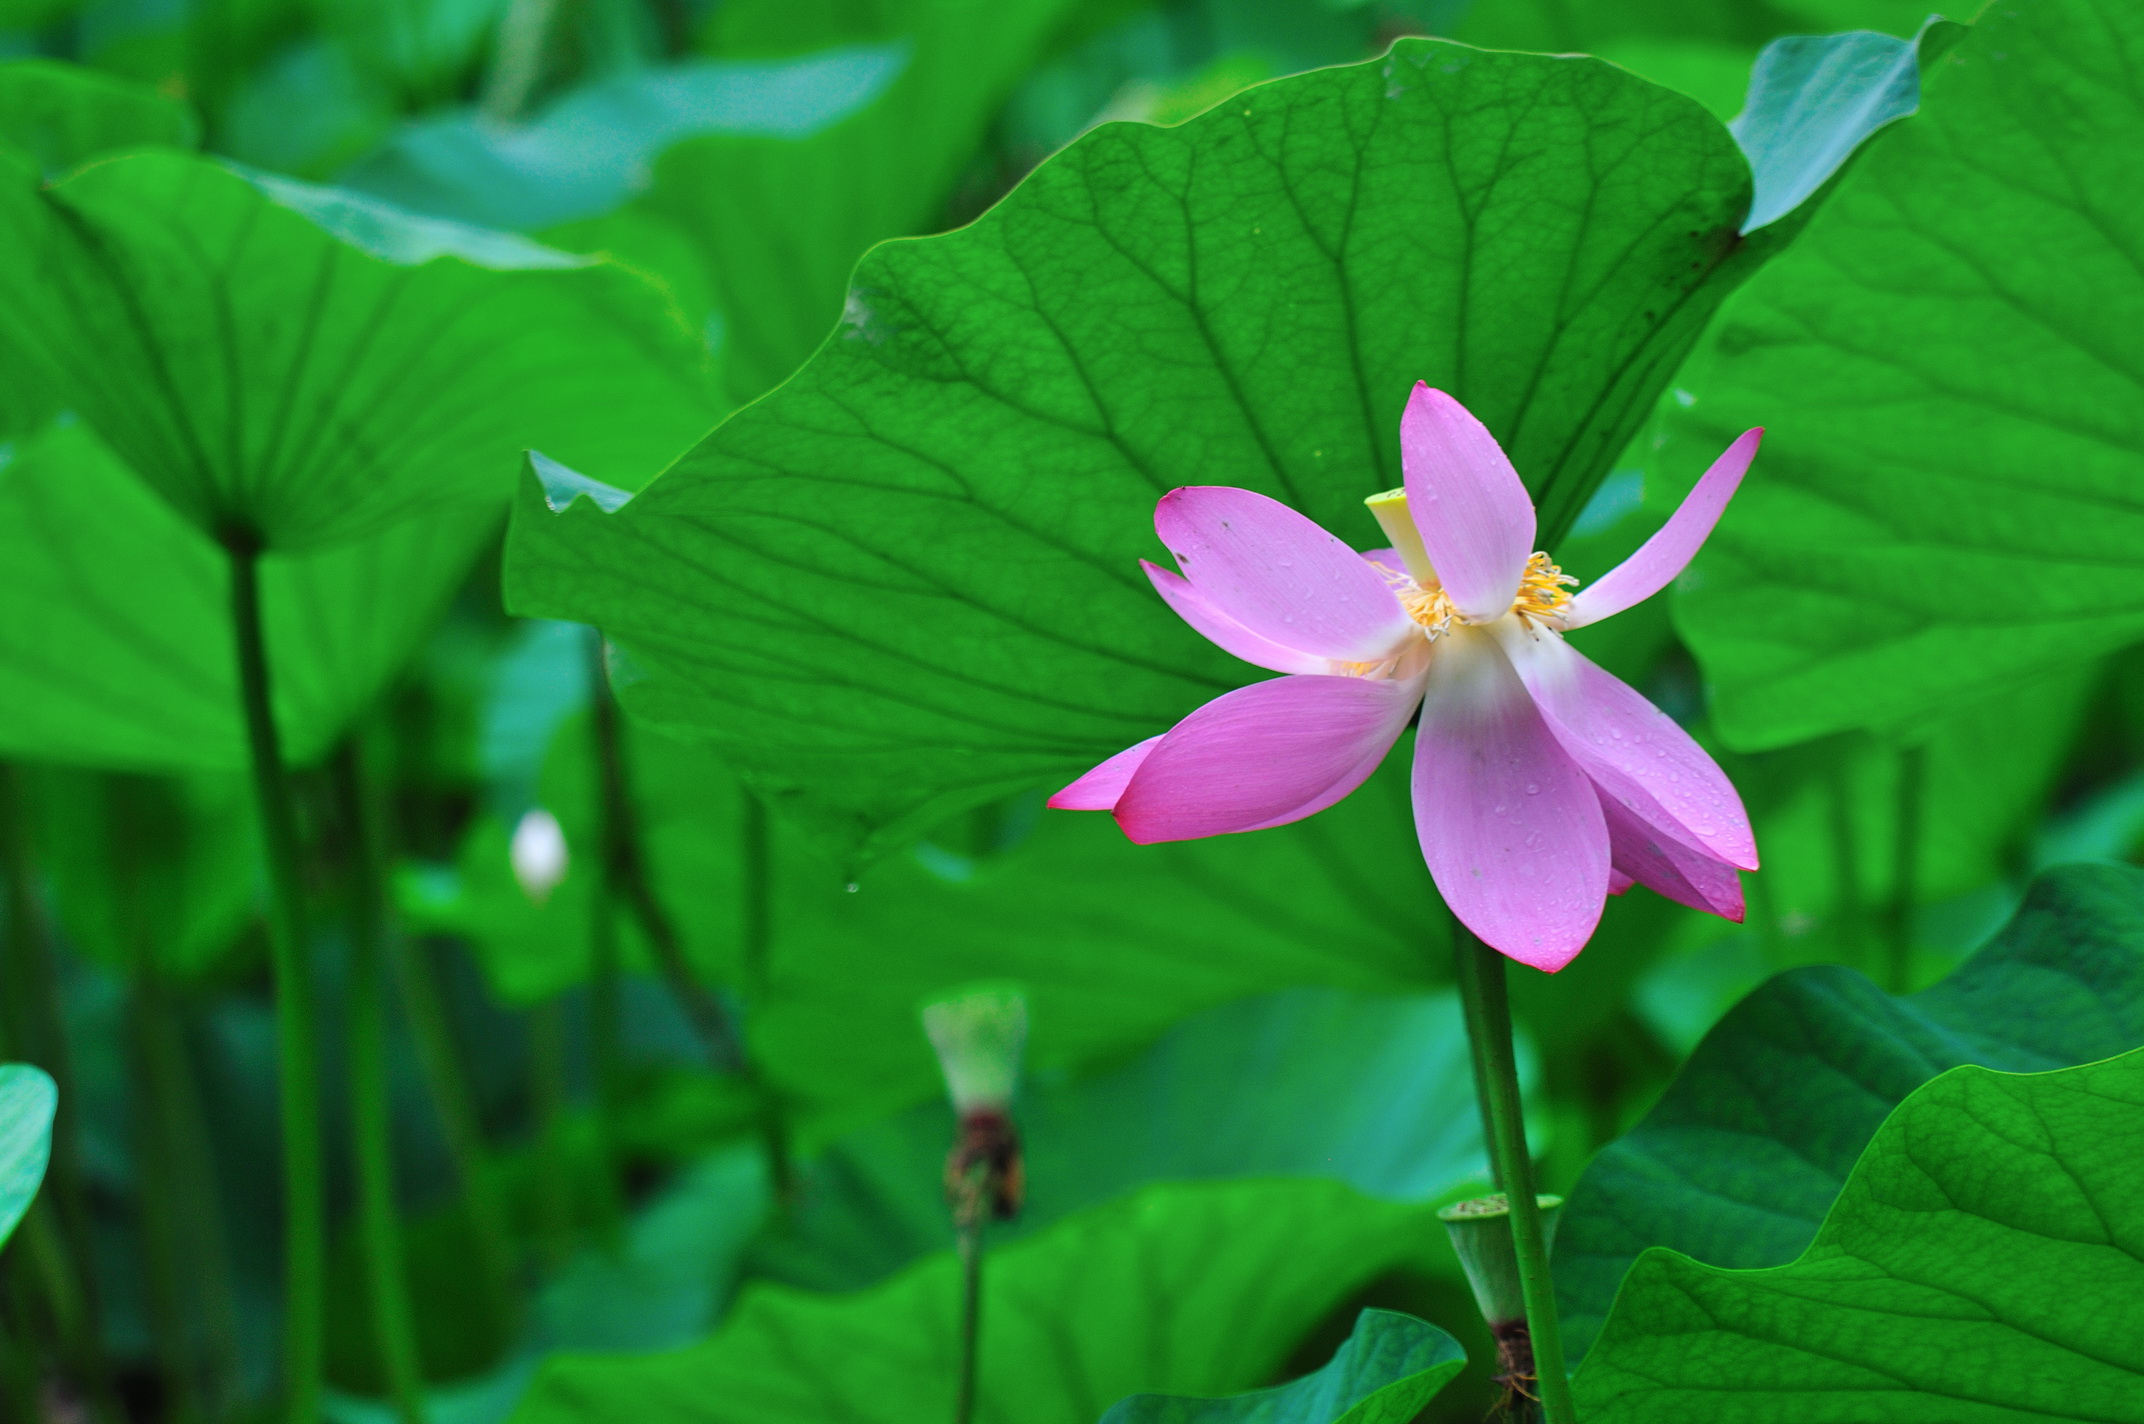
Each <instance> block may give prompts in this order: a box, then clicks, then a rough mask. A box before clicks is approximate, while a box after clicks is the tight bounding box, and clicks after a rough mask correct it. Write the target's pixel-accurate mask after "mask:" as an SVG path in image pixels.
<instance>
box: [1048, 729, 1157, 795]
mask: <svg viewBox="0 0 2144 1424" xmlns="http://www.w3.org/2000/svg"><path fill="white" fill-rule="evenodd" d="M1163 735H1166V733H1164V734H1163ZM1160 743H1161V737H1159V736H1155V737H1148V738H1147V739H1146V740H1145V741H1143V742H1141V743H1139V744H1138V745H1137V746H1133V747H1126V748H1125V749H1124V750H1123V751H1121V752H1118V753H1117V754H1116V755H1115V756H1113V757H1111V758H1110V759H1109V760H1108V761H1105V762H1103V763H1102V764H1101V765H1100V766H1098V767H1096V768H1095V769H1094V770H1092V771H1090V772H1088V773H1087V774H1086V775H1085V776H1083V777H1081V778H1080V779H1079V780H1077V781H1075V782H1073V783H1072V784H1071V785H1070V786H1067V787H1066V788H1065V789H1064V790H1062V791H1060V792H1058V793H1057V794H1056V795H1055V796H1052V797H1051V798H1050V800H1049V804H1050V805H1051V806H1054V807H1055V808H1056V809H1058V810H1060V811H1114V810H1115V809H1116V807H1117V800H1118V798H1119V797H1121V796H1123V794H1124V787H1125V784H1126V783H1127V782H1129V781H1130V780H1131V779H1132V773H1133V772H1135V771H1137V770H1138V769H1139V767H1140V765H1141V763H1143V762H1144V761H1145V760H1146V759H1147V754H1148V753H1149V752H1152V751H1153V750H1154V748H1155V747H1156V746H1158V745H1160Z"/></svg>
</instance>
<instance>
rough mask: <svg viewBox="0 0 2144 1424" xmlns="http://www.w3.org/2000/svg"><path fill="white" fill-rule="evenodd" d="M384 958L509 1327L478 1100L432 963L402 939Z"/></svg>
mask: <svg viewBox="0 0 2144 1424" xmlns="http://www.w3.org/2000/svg"><path fill="white" fill-rule="evenodd" d="M389 951H390V952H391V953H392V954H393V955H394V960H395V983H396V986H397V987H398V988H399V989H400V990H401V991H402V1015H403V1017H404V1018H405V1019H406V1020H408V1022H409V1026H410V1036H411V1037H412V1038H413V1039H414V1040H415V1041H416V1046H417V1060H418V1062H419V1063H420V1064H421V1065H422V1066H423V1069H424V1081H425V1086H426V1088H427V1089H428V1090H429V1091H430V1093H431V1099H432V1113H433V1115H434V1116H435V1117H436V1118H437V1119H438V1120H439V1127H440V1132H441V1134H442V1135H443V1136H444V1137H445V1138H446V1141H447V1151H448V1153H449V1155H450V1156H452V1157H453V1159H454V1175H455V1179H456V1180H457V1182H458V1183H459V1184H460V1186H461V1191H462V1201H463V1203H464V1205H465V1206H466V1208H467V1210H468V1212H469V1224H470V1228H471V1230H472V1231H473V1232H474V1234H475V1236H476V1248H477V1255H478V1257H479V1260H478V1263H477V1264H478V1267H479V1268H480V1269H481V1270H482V1271H483V1272H484V1280H485V1285H486V1287H487V1288H488V1290H489V1292H490V1294H491V1298H492V1306H493V1309H494V1310H495V1311H496V1312H497V1316H496V1318H497V1319H498V1320H499V1321H500V1322H502V1323H503V1324H505V1325H507V1326H508V1327H511V1326H512V1325H513V1324H514V1321H515V1315H516V1311H515V1301H514V1255H513V1246H512V1244H511V1242H512V1238H511V1236H510V1235H509V1234H508V1232H507V1229H506V1212H505V1210H504V1208H502V1207H501V1206H500V1205H499V1192H498V1186H497V1183H495V1182H494V1181H493V1180H492V1171H491V1151H490V1148H489V1147H488V1146H487V1145H486V1144H485V1141H484V1124H483V1122H482V1120H481V1119H480V1118H479V1117H478V1116H477V1111H476V1100H475V1097H474V1096H473V1095H472V1094H471V1093H470V1091H469V1080H468V1076H467V1075H466V1074H465V1073H464V1072H463V1071H462V1062H461V1055H460V1053H459V1052H458V1051H457V1049H456V1048H455V1043H454V1030H453V1027H452V1025H451V1023H450V1021H449V1020H448V1018H447V1006H446V998H445V996H444V995H442V994H441V993H440V991H439V979H438V976H437V975H435V974H434V973H433V972H432V961H431V957H430V956H429V955H428V954H427V953H426V952H425V949H424V946H423V945H421V944H418V943H417V942H415V941H414V940H412V939H410V938H409V937H408V936H406V935H394V936H392V937H391V938H390V940H389Z"/></svg>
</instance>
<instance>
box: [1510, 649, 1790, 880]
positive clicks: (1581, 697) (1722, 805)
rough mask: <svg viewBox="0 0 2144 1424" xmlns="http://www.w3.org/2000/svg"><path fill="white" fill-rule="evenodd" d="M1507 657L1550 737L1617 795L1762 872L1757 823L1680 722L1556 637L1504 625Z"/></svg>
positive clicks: (1711, 850)
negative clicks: (1752, 822) (1754, 824)
mask: <svg viewBox="0 0 2144 1424" xmlns="http://www.w3.org/2000/svg"><path fill="white" fill-rule="evenodd" d="M1497 632H1498V636H1499V639H1500V641H1501V642H1502V644H1503V647H1504V651H1505V653H1506V655H1508V656H1509V657H1510V659H1511V661H1512V664H1513V665H1514V666H1515V667H1517V669H1518V671H1519V676H1520V677H1521V678H1522V679H1523V680H1524V681H1525V683H1526V690H1527V691H1528V692H1530V693H1532V694H1533V697H1534V701H1535V702H1537V703H1539V704H1540V707H1541V712H1542V715H1543V716H1544V717H1545V718H1547V720H1548V725H1549V729H1550V730H1551V731H1553V732H1554V733H1555V734H1556V738H1557V740H1558V741H1560V742H1562V743H1563V748H1564V750H1565V751H1567V752H1569V753H1570V754H1571V755H1572V756H1573V757H1574V758H1576V759H1577V761H1578V764H1579V765H1580V766H1583V767H1584V768H1585V769H1586V774H1587V775H1588V776H1591V777H1592V778H1593V779H1594V780H1595V781H1597V782H1599V783H1600V784H1601V788H1602V789H1603V790H1604V791H1605V792H1607V793H1608V794H1610V795H1613V796H1615V797H1616V798H1617V799H1619V800H1621V801H1623V802H1624V803H1625V804H1627V805H1629V806H1631V807H1633V808H1634V809H1636V810H1637V811H1638V812H1639V814H1640V815H1642V816H1643V817H1644V818H1645V819H1646V820H1648V821H1651V822H1653V823H1655V824H1659V825H1678V826H1680V827H1681V828H1682V836H1681V838H1682V839H1683V841H1684V842H1686V843H1687V844H1689V845H1691V846H1694V847H1698V848H1700V849H1702V850H1703V851H1705V852H1706V853H1707V854H1709V855H1711V856H1713V857H1714V858H1716V859H1718V860H1723V861H1725V862H1727V863H1728V864H1730V865H1736V866H1740V867H1741V868H1742V869H1744V870H1755V869H1756V868H1757V840H1756V837H1755V836H1754V835H1753V834H1752V833H1751V831H1750V827H1749V814H1748V813H1747V812H1746V811H1744V810H1743V809H1742V798H1741V796H1739V795H1738V794H1736V792H1735V788H1734V783H1733V782H1731V781H1729V780H1728V779H1727V773H1725V772H1723V771H1721V770H1720V768H1719V765H1718V764H1717V763H1716V762H1714V761H1713V759H1712V758H1711V757H1710V756H1708V755H1706V753H1705V749H1704V748H1703V747H1701V746H1699V745H1698V744H1697V742H1696V741H1695V740H1694V739H1692V737H1691V736H1690V734H1689V733H1688V732H1685V731H1684V730H1683V729H1682V728H1680V727H1678V726H1676V725H1675V719H1674V718H1672V717H1670V716H1668V714H1667V713H1665V712H1663V711H1661V710H1660V709H1659V708H1657V707H1655V706H1654V705H1653V704H1652V703H1650V702H1648V701H1646V700H1645V697H1644V695H1643V694H1641V693H1639V692H1638V691H1637V690H1636V689H1635V688H1632V687H1631V686H1629V685H1628V684H1627V683H1625V682H1623V681H1622V680H1621V679H1620V678H1617V677H1616V676H1615V675H1614V674H1612V673H1609V672H1607V671H1604V670H1603V669H1601V668H1600V667H1597V666H1595V665H1594V664H1593V663H1592V662H1591V661H1590V660H1588V659H1587V658H1586V656H1585V655H1584V654H1582V653H1580V652H1579V651H1578V649H1576V648H1574V647H1572V646H1571V645H1570V644H1569V643H1566V642H1565V641H1564V640H1563V639H1562V638H1561V637H1560V636H1559V635H1557V634H1556V633H1554V632H1553V631H1550V630H1548V629H1540V628H1535V629H1528V628H1526V627H1525V626H1524V625H1523V624H1520V623H1518V622H1517V621H1516V620H1513V622H1511V623H1508V624H1499V625H1498V628H1497Z"/></svg>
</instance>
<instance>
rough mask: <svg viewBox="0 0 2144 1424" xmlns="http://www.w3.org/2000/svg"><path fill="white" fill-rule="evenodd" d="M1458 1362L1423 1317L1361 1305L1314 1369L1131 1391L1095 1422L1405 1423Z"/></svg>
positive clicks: (1457, 1353)
mask: <svg viewBox="0 0 2144 1424" xmlns="http://www.w3.org/2000/svg"><path fill="white" fill-rule="evenodd" d="M1466 1363H1467V1359H1466V1354H1465V1353H1464V1352H1463V1351H1462V1350H1461V1349H1460V1348H1459V1342H1458V1341H1456V1340H1454V1339H1452V1337H1451V1336H1449V1335H1447V1334H1445V1333H1444V1332H1443V1331H1442V1330H1439V1329H1438V1328H1437V1327H1436V1326H1434V1325H1431V1324H1429V1323H1428V1322H1427V1321H1422V1320H1417V1319H1415V1318H1414V1317H1413V1316H1411V1315H1401V1314H1400V1313H1399V1312H1397V1311H1392V1310H1365V1311H1364V1312H1363V1313H1362V1314H1361V1315H1360V1316H1358V1317H1357V1318H1356V1320H1355V1328H1354V1330H1353V1331H1352V1332H1351V1333H1350V1334H1349V1335H1348V1337H1347V1340H1346V1342H1345V1343H1344V1344H1342V1345H1341V1346H1340V1349H1339V1351H1338V1352H1337V1353H1336V1354H1334V1356H1333V1358H1332V1361H1331V1362H1330V1363H1329V1364H1327V1365H1326V1366H1325V1368H1324V1369H1321V1370H1319V1371H1318V1372H1317V1373H1316V1374H1311V1375H1305V1376H1303V1378H1301V1379H1298V1380H1291V1381H1289V1382H1288V1383H1287V1384H1284V1385H1276V1386H1274V1387H1273V1388H1272V1389H1262V1390H1258V1391H1256V1392H1255V1393H1252V1394H1239V1395H1235V1396H1232V1397H1230V1398H1227V1399H1185V1398H1182V1397H1180V1396H1176V1397H1172V1396H1167V1395H1159V1394H1141V1395H1134V1396H1133V1397H1132V1398H1130V1399H1126V1400H1120V1401H1119V1402H1118V1403H1117V1405H1116V1407H1115V1408H1113V1409H1111V1410H1110V1411H1109V1412H1108V1413H1107V1414H1105V1415H1103V1416H1102V1424H1409V1421H1410V1420H1412V1419H1413V1418H1414V1417H1415V1416H1416V1415H1417V1414H1419V1413H1420V1412H1421V1410H1422V1406H1423V1405H1425V1404H1427V1403H1428V1402H1429V1400H1430V1398H1431V1396H1433V1395H1435V1394H1436V1392H1437V1391H1438V1390H1440V1389H1442V1388H1444V1386H1445V1385H1446V1384H1447V1383H1449V1382H1450V1381H1451V1378H1452V1376H1454V1375H1456V1374H1458V1373H1459V1372H1460V1371H1461V1370H1462V1369H1465V1368H1466Z"/></svg>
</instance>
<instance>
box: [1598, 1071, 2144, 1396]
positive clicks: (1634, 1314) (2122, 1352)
mask: <svg viewBox="0 0 2144 1424" xmlns="http://www.w3.org/2000/svg"><path fill="white" fill-rule="evenodd" d="M2140 1135H2144V1053H2129V1054H2125V1055H2124V1056H2122V1057H2119V1058H2115V1059H2111V1060H2109V1061H2107V1062H2104V1063H2093V1064H2090V1065H2088V1066H2085V1067H2081V1068H2070V1069H2066V1070H2064V1071H2061V1072H2051V1073H2037V1074H2029V1075H2018V1076H2012V1075H2009V1074H2004V1073H1995V1072H1989V1071H1987V1070H1986V1069H1982V1068H1972V1067H1965V1068H1958V1069H1955V1070H1953V1071H1951V1072H1949V1073H1946V1074H1945V1075H1944V1076H1943V1077H1941V1078H1939V1079H1937V1080H1936V1081H1934V1082H1932V1083H1930V1084H1928V1085H1927V1086H1926V1087H1924V1088H1922V1089H1921V1090H1920V1091H1918V1092H1916V1093H1915V1094H1914V1095H1913V1096H1912V1097H1910V1098H1908V1099H1907V1100H1906V1101H1905V1102H1904V1103H1903V1104H1901V1105H1900V1106H1899V1108H1898V1110H1897V1111H1896V1112H1894V1113H1892V1114H1891V1116H1890V1117H1889V1118H1888V1119H1886V1120H1885V1122H1884V1124H1883V1126H1882V1128H1881V1130H1880V1131H1878V1132H1877V1134H1876V1136H1875V1139H1874V1140H1873V1141H1872V1142H1870V1143H1869V1146H1868V1150H1867V1152H1865V1153H1864V1154H1862V1157H1861V1160H1860V1161H1859V1162H1858V1163H1857V1164H1856V1166H1855V1168H1854V1172H1853V1176H1852V1177H1851V1178H1850V1179H1849V1180H1848V1182H1847V1183H1846V1186H1845V1189H1844V1190H1843V1191H1842V1192H1840V1194H1839V1198H1838V1201H1837V1203H1836V1205H1834V1206H1833V1207H1832V1209H1831V1211H1830V1213H1829V1215H1827V1216H1826V1217H1825V1219H1824V1226H1823V1229H1822V1230H1821V1231H1819V1232H1818V1233H1817V1236H1816V1240H1815V1241H1814V1242H1812V1243H1811V1244H1810V1246H1809V1249H1808V1250H1807V1251H1805V1252H1803V1253H1802V1255H1801V1257H1800V1258H1799V1259H1798V1260H1796V1261H1795V1262H1794V1263H1793V1264H1792V1265H1789V1266H1783V1267H1780V1268H1778V1269H1774V1270H1767V1271H1729V1270H1721V1269H1718V1268H1716V1267H1712V1266H1706V1265H1702V1264H1700V1263H1699V1262H1696V1261H1693V1260H1690V1259H1689V1258H1688V1257H1685V1256H1681V1255H1678V1254H1676V1253H1674V1252H1672V1251H1653V1252H1649V1253H1647V1254H1646V1256H1645V1257H1644V1258H1643V1259H1642V1260H1640V1261H1639V1262H1638V1264H1637V1265H1636V1266H1635V1267H1633V1268H1632V1270H1631V1274H1630V1279H1629V1280H1628V1281H1627V1282H1626V1283H1625V1285H1624V1288H1623V1293H1622V1294H1621V1295H1620V1296H1619V1297H1617V1300H1616V1308H1615V1313H1614V1314H1613V1315H1612V1316H1611V1317H1610V1318H1609V1321H1608V1325H1607V1327H1606V1329H1605V1330H1604V1331H1603V1332H1602V1336H1601V1340H1600V1343H1599V1344H1598V1345H1597V1346H1596V1347H1595V1348H1594V1351H1593V1353H1592V1355H1591V1356H1590V1357H1588V1359H1587V1361H1586V1366H1585V1368H1584V1370H1582V1371H1581V1372H1580V1374H1579V1377H1578V1398H1579V1406H1580V1408H1581V1409H1582V1410H1583V1411H1584V1417H1585V1418H1586V1419H1587V1420H1588V1421H1589V1424H1861V1421H1866V1420H1878V1419H1880V1420H1882V1421H1884V1424H2027V1421H2045V1420H2092V1421H2096V1424H2120V1422H2121V1421H2128V1422H2129V1424H2133V1421H2137V1420H2144V1176H2140V1175H2139V1174H2138V1172H2137V1170H2136V1168H2137V1143H2138V1140H2139V1137H2140Z"/></svg>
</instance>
